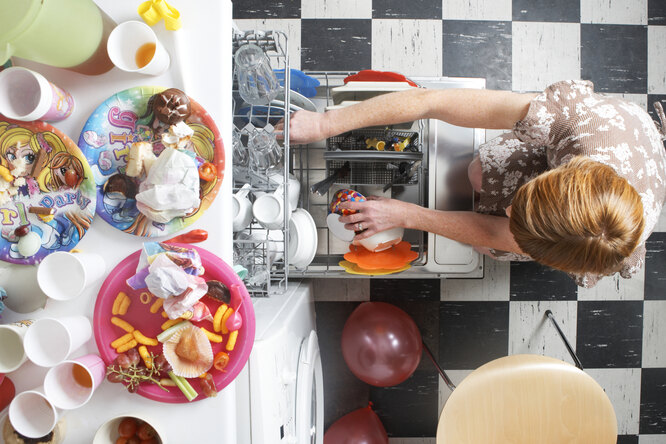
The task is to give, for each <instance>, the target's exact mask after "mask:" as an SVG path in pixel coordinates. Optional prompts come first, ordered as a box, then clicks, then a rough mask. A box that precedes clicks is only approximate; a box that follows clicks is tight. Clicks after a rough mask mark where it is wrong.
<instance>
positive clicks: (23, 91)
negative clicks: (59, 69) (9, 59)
mask: <svg viewBox="0 0 666 444" xmlns="http://www.w3.org/2000/svg"><path fill="white" fill-rule="evenodd" d="M73 110H74V99H73V98H72V95H71V94H70V93H68V92H67V91H65V90H64V89H62V88H59V87H57V86H55V85H54V84H53V83H51V82H49V81H48V80H46V78H45V77H44V76H43V75H41V74H39V73H37V72H35V71H32V70H29V69H27V68H22V67H18V66H14V67H11V68H7V69H5V70H3V71H1V72H0V114H3V115H5V116H6V117H9V118H10V119H15V120H22V121H33V120H48V121H51V122H55V121H58V120H63V119H64V118H66V117H68V116H69V115H70V114H72V111H73Z"/></svg>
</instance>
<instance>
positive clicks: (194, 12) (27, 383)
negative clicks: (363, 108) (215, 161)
mask: <svg viewBox="0 0 666 444" xmlns="http://www.w3.org/2000/svg"><path fill="white" fill-rule="evenodd" d="M96 2H97V3H98V4H99V5H100V7H101V8H102V9H103V10H104V11H105V12H106V13H107V14H109V15H110V16H111V17H112V18H113V19H114V20H115V21H116V22H117V23H120V22H123V21H126V20H140V18H139V16H138V14H137V13H136V8H137V6H138V5H139V4H140V3H141V0H122V1H118V0H96ZM170 3H171V4H172V5H173V6H174V7H176V8H177V9H178V10H179V11H180V12H181V17H182V23H183V27H182V28H181V29H180V30H179V31H176V32H169V31H166V30H165V29H164V22H160V23H158V24H157V25H155V26H154V27H153V29H154V30H155V33H156V34H157V37H158V39H160V41H161V42H162V43H163V44H164V45H165V47H166V48H167V51H168V52H169V53H170V55H171V66H170V68H169V70H168V71H167V72H166V73H165V74H163V75H160V76H158V77H154V76H153V77H151V76H143V75H140V74H130V73H126V72H122V71H120V70H118V69H116V68H114V69H113V70H111V71H110V72H108V73H106V74H104V75H101V76H84V75H80V74H77V73H73V72H70V71H67V70H62V69H56V68H49V67H45V66H42V65H38V64H35V63H32V62H29V61H23V60H18V59H15V60H14V62H15V64H16V65H21V66H26V67H28V68H31V69H34V70H35V71H38V72H40V73H41V74H43V75H44V76H45V77H46V78H47V79H49V80H50V81H52V82H53V83H55V84H56V85H58V86H60V87H62V88H63V89H65V90H67V91H69V92H70V93H71V94H72V96H73V97H74V100H75V103H76V104H75V110H74V113H73V114H72V115H71V116H70V117H68V118H67V119H65V120H64V121H62V122H56V123H55V124H54V126H55V127H57V128H58V129H60V130H61V131H63V132H64V133H65V134H67V135H68V136H69V137H70V138H71V139H72V140H74V142H77V141H78V139H79V134H80V132H81V129H82V128H83V125H84V124H85V122H86V120H87V119H88V116H89V115H90V114H91V113H92V112H93V110H94V109H95V108H96V107H97V106H98V105H99V104H100V103H102V102H103V101H104V100H105V99H107V98H108V97H109V96H111V95H112V94H114V93H116V92H118V91H121V90H124V89H127V88H130V87H133V86H141V85H157V86H164V87H171V86H173V87H177V88H180V89H183V90H184V91H186V92H187V94H188V95H189V96H191V97H192V98H194V99H195V100H196V101H197V102H199V103H200V104H201V105H202V106H203V107H204V108H205V109H206V110H207V111H208V112H209V113H210V115H211V116H212V117H213V119H214V120H215V122H216V124H217V126H218V128H219V130H220V134H221V135H222V140H223V141H224V144H225V159H226V162H225V178H224V180H223V182H222V186H221V189H220V192H219V194H218V196H217V198H216V199H215V201H214V203H213V204H212V205H211V206H210V207H209V208H208V210H207V211H206V212H205V213H204V214H203V215H202V216H201V217H200V218H199V219H198V220H197V221H196V222H195V223H194V224H192V225H191V226H189V227H188V228H186V229H185V230H183V231H182V232H185V231H188V230H190V229H196V228H203V229H206V230H207V231H208V234H209V237H208V240H207V241H205V242H203V243H201V244H199V245H201V246H202V247H203V248H205V249H207V250H209V251H211V252H213V253H215V254H217V255H218V256H220V257H221V258H222V259H224V260H225V261H227V263H231V258H232V230H231V218H230V217H228V214H229V212H230V211H229V209H230V208H231V190H232V184H231V158H232V150H231V124H232V111H231V82H232V68H231V2H230V1H229V0H197V1H192V0H171V1H170ZM143 240H144V239H142V238H138V237H135V236H132V235H129V234H126V233H123V232H121V231H119V230H117V229H115V228H113V227H111V226H110V225H108V224H107V223H106V222H105V221H103V220H102V219H101V218H100V217H95V220H94V222H93V224H92V226H91V227H90V229H89V231H88V232H87V233H86V235H85V237H84V238H83V240H82V241H81V242H80V243H79V245H78V246H77V248H80V249H82V250H84V251H91V252H99V253H101V254H102V255H104V257H105V260H106V268H107V272H108V271H110V270H112V269H113V267H115V265H116V264H117V263H118V262H119V261H120V260H122V259H123V258H125V257H126V256H127V255H129V254H130V253H132V252H134V251H136V250H138V249H140V247H141V243H142V241H143ZM12 267H27V266H16V265H11V264H4V263H3V264H1V265H0V268H2V269H5V270H7V269H9V270H10V272H11V269H12ZM4 275H5V276H8V275H9V276H10V278H11V274H10V273H9V274H7V273H6V272H5V274H4ZM0 284H2V283H1V282H0ZM100 285H101V281H100V282H99V283H97V284H96V285H94V286H93V287H92V288H90V289H88V290H86V292H84V294H82V295H81V296H80V297H78V298H77V299H75V300H73V301H68V302H58V301H52V300H49V301H48V302H47V304H46V307H45V309H43V310H41V309H40V310H37V311H36V312H34V313H29V314H19V313H13V312H11V311H9V310H8V311H6V312H5V313H4V314H3V320H2V322H3V323H6V322H11V321H15V320H20V319H30V318H32V319H37V318H41V317H48V316H59V315H65V314H84V315H87V316H88V317H89V318H90V319H92V313H93V308H94V304H95V298H96V296H97V292H98V290H99V287H100ZM9 297H10V298H11V297H12V295H11V294H10V295H9ZM86 353H97V348H96V346H95V341H94V339H91V340H90V341H88V343H87V344H85V345H84V347H83V348H82V349H79V350H77V351H75V352H74V354H73V356H74V357H76V356H80V355H83V354H86ZM46 371H47V368H42V367H37V366H35V365H34V364H32V363H30V362H29V361H28V362H26V363H25V364H23V366H22V367H21V368H20V369H19V370H17V371H15V372H13V373H10V374H9V375H8V376H9V377H10V378H11V379H12V381H14V383H15V385H16V389H17V392H19V391H23V390H26V389H30V388H34V387H38V386H40V385H42V381H43V377H44V375H45V374H46ZM131 412H141V413H142V414H144V415H147V416H149V417H151V418H153V420H154V422H156V423H159V425H160V426H161V428H162V429H163V430H164V432H165V434H166V436H167V437H168V442H169V443H187V442H196V443H232V444H235V443H236V442H237V440H236V387H235V383H233V384H231V385H229V386H228V387H227V388H225V389H224V390H223V391H221V392H220V393H219V394H218V396H217V397H216V398H211V399H205V400H202V401H197V402H194V403H191V404H164V403H159V402H156V401H152V400H149V399H146V398H143V397H141V396H139V395H136V394H134V395H133V394H129V393H127V392H126V391H125V390H124V388H123V387H122V386H120V385H118V384H111V383H108V382H104V383H102V385H101V386H100V388H99V389H98V390H97V391H96V392H95V394H94V396H93V398H92V400H91V401H90V402H89V403H88V404H87V405H86V406H84V407H82V408H80V409H78V410H72V411H69V412H65V413H64V418H65V421H66V425H67V433H66V439H65V443H66V444H84V443H85V444H90V442H92V438H93V436H94V434H95V431H96V430H97V428H98V427H99V426H100V425H101V424H102V423H104V422H105V421H106V420H107V419H109V418H111V417H113V416H116V415H121V414H124V413H131ZM0 441H1V438H0Z"/></svg>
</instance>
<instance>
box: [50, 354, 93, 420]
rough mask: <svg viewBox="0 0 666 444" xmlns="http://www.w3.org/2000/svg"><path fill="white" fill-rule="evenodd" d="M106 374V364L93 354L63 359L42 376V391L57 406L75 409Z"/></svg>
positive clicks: (89, 396) (91, 393)
mask: <svg viewBox="0 0 666 444" xmlns="http://www.w3.org/2000/svg"><path fill="white" fill-rule="evenodd" d="M105 375H106V365H105V364H104V361H103V360H102V358H100V357H99V356H98V355H95V354H89V355H85V356H81V357H80V358H76V359H73V360H68V361H63V362H61V363H60V364H58V365H56V366H54V367H51V369H49V371H48V372H47V373H46V377H45V378H44V393H45V394H46V396H47V397H48V398H49V400H50V401H51V402H52V403H53V405H55V406H56V407H57V408H60V409H63V410H71V409H76V408H79V407H81V406H83V405H84V404H86V403H87V402H88V401H90V398H92V395H93V393H94V392H95V389H97V387H99V385H100V384H101V382H102V381H103V380H104V377H105Z"/></svg>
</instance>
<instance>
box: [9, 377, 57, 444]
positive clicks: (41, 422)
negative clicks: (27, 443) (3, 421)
mask: <svg viewBox="0 0 666 444" xmlns="http://www.w3.org/2000/svg"><path fill="white" fill-rule="evenodd" d="M42 389H43V388H41V387H40V388H37V389H34V390H27V391H25V392H21V393H19V394H17V395H16V397H14V399H13V400H12V402H11V404H9V422H10V423H11V424H12V427H14V430H16V431H17V432H18V433H20V434H21V435H23V436H27V437H28V438H41V437H42V436H44V435H48V434H49V433H50V432H51V431H52V430H53V429H54V428H55V426H56V424H57V422H58V416H59V412H58V410H57V409H56V407H55V406H54V405H53V403H52V402H51V401H49V399H48V398H47V397H46V395H44V393H42Z"/></svg>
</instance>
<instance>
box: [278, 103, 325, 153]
mask: <svg viewBox="0 0 666 444" xmlns="http://www.w3.org/2000/svg"><path fill="white" fill-rule="evenodd" d="M326 122H327V117H326V114H325V113H315V112H312V111H306V110H301V111H296V112H295V113H293V114H292V115H291V116H290V117H289V142H290V143H293V144H295V145H298V144H305V143H311V142H317V141H319V140H323V139H325V138H326V137H327V136H328V134H327V132H326V130H327V125H326ZM275 131H284V120H281V121H280V122H278V123H277V124H276V125H275ZM281 138H284V135H283V136H281Z"/></svg>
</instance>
